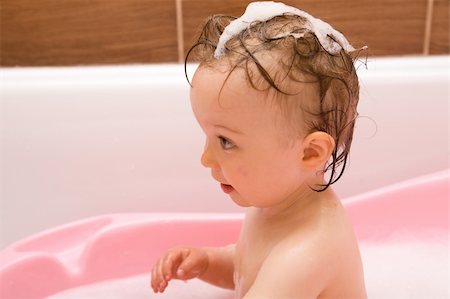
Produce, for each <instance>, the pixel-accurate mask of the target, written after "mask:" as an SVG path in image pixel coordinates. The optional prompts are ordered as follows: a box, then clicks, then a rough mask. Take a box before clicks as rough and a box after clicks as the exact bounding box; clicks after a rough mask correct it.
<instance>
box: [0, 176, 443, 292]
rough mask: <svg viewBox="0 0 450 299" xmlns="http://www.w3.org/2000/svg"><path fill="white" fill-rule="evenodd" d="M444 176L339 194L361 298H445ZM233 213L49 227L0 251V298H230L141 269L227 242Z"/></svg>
mask: <svg viewBox="0 0 450 299" xmlns="http://www.w3.org/2000/svg"><path fill="white" fill-rule="evenodd" d="M449 183H450V172H449V170H445V171H440V172H436V173H433V174H430V175H426V176H421V177H418V178H415V179H412V180H407V181H403V182H400V183H397V184H393V185H390V186H386V187H383V188H379V189H376V190H373V191H371V192H367V193H364V194H360V195H357V196H354V197H351V198H348V199H347V200H346V201H345V206H346V209H347V212H348V214H349V216H350V218H351V220H352V222H353V224H354V228H355V232H356V235H357V237H358V240H359V242H360V248H361V254H362V259H363V263H364V271H365V280H366V287H367V291H368V295H369V298H373V299H382V298H442V299H443V298H448V295H449V292H448V279H449V273H448V271H449V269H448V262H449V257H448V249H449V247H448V245H449V240H448V234H449V230H448V220H449V218H448V208H449V206H448V198H449ZM242 219H243V215H242V214H233V213H230V214H223V213H222V214H217V213H198V214H194V213H184V214H180V213H178V214H163V213H156V214H155V213H149V214H110V215H102V216H97V217H94V218H89V219H85V220H81V221H78V222H74V223H70V224H67V225H64V226H61V227H58V228H54V229H51V230H49V231H46V232H43V233H40V234H37V235H35V236H32V237H29V238H26V239H24V240H22V241H19V242H17V243H15V244H14V245H11V246H9V247H8V248H7V249H5V250H3V251H2V252H1V253H0V261H1V267H0V297H1V298H5V299H19V298H20V299H38V298H49V299H50V298H51V299H71V298H73V299H75V298H76V299H88V298H89V299H99V298H108V299H114V298H117V299H119V298H134V299H139V298H161V299H163V298H166V299H167V298H171V299H194V298H212V299H231V298H233V294H232V292H231V291H228V290H223V289H219V288H216V287H212V286H209V285H207V284H205V283H202V282H200V281H197V280H192V281H190V282H188V283H187V284H185V283H182V282H180V281H173V282H171V283H170V286H169V288H168V289H167V290H166V292H165V293H164V294H162V295H160V294H153V293H152V291H151V289H150V286H149V277H150V276H149V272H150V269H151V266H152V265H153V263H154V262H155V261H156V259H157V258H158V257H159V256H160V255H161V254H162V253H163V252H164V251H165V250H166V249H168V248H169V247H171V246H175V245H180V244H189V245H192V246H223V245H227V244H230V243H234V242H235V241H236V239H237V236H238V233H239V229H240V226H241V223H242ZM337 258H338V257H337ZM48 296H50V297H48Z"/></svg>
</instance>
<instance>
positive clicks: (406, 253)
mask: <svg viewBox="0 0 450 299" xmlns="http://www.w3.org/2000/svg"><path fill="white" fill-rule="evenodd" d="M448 245H449V244H448V236H447V232H440V231H427V232H426V234H424V236H418V235H409V234H407V233H397V234H396V235H394V236H392V237H391V238H390V240H388V241H387V242H382V243H380V242H362V243H361V244H360V247H361V255H362V259H363V264H364V270H365V279H366V288H367V293H368V297H369V298H370V299H394V298H396V299H400V298H401V299H404V298H417V299H418V298H421V299H424V298H433V299H444V298H449V297H448V296H449V293H448V281H447V279H448ZM149 281H150V274H143V275H138V276H133V277H128V278H124V279H118V280H111V281H105V282H100V283H97V284H92V285H88V286H83V287H78V288H74V289H70V290H66V291H64V292H61V293H59V294H56V295H53V296H51V297H49V298H48V299H75V298H76V299H99V298H108V299H123V298H133V299H140V298H142V299H144V298H146V299H148V298H160V299H164V298H167V299H168V298H170V299H204V298H211V299H231V298H234V297H233V293H232V292H231V291H229V290H224V289H219V288H217V287H214V286H210V285H208V284H206V283H204V282H202V281H200V280H191V281H189V282H186V283H185V282H182V281H171V282H170V286H169V288H167V289H166V291H165V292H164V293H163V294H154V293H153V292H152V290H151V288H150V286H149Z"/></svg>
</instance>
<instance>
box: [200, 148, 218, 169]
mask: <svg viewBox="0 0 450 299" xmlns="http://www.w3.org/2000/svg"><path fill="white" fill-rule="evenodd" d="M200 161H201V163H202V165H203V166H204V167H206V168H214V167H216V163H215V160H214V158H213V153H212V149H211V148H210V146H209V145H208V142H206V144H205V148H204V149H203V154H202V157H201V159H200Z"/></svg>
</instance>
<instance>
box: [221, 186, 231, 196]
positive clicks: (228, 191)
mask: <svg viewBox="0 0 450 299" xmlns="http://www.w3.org/2000/svg"><path fill="white" fill-rule="evenodd" d="M220 187H221V188H222V191H223V192H225V193H226V194H230V193H231V192H233V190H234V188H233V186H231V185H227V184H220Z"/></svg>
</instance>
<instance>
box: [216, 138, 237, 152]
mask: <svg viewBox="0 0 450 299" xmlns="http://www.w3.org/2000/svg"><path fill="white" fill-rule="evenodd" d="M219 140H220V145H221V146H222V148H223V149H225V150H228V149H231V148H233V147H235V145H234V144H233V143H231V142H230V141H229V140H228V139H226V138H225V137H222V136H219Z"/></svg>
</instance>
